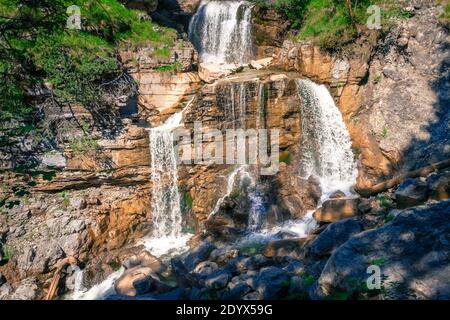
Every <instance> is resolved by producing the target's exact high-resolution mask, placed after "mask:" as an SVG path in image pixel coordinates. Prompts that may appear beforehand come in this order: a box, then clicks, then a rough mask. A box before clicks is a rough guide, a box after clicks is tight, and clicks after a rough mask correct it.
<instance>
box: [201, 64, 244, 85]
mask: <svg viewBox="0 0 450 320" xmlns="http://www.w3.org/2000/svg"><path fill="white" fill-rule="evenodd" d="M241 69H242V66H241V65H239V64H235V63H226V64H214V63H206V62H202V63H200V65H199V67H198V76H199V77H200V79H202V80H203V81H205V82H206V83H213V82H214V81H216V80H217V79H220V78H223V77H226V76H229V75H231V74H233V73H235V72H238V71H240V70H241Z"/></svg>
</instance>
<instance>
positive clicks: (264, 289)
mask: <svg viewBox="0 0 450 320" xmlns="http://www.w3.org/2000/svg"><path fill="white" fill-rule="evenodd" d="M288 283H289V277H288V275H287V274H286V272H285V271H284V270H282V269H279V268H276V267H266V268H262V269H261V270H260V272H259V274H258V276H257V277H256V279H255V281H254V289H255V290H256V291H257V292H258V293H259V294H260V295H261V297H262V299H264V300H275V299H278V298H279V297H280V294H281V293H282V291H283V290H284V289H287V285H288Z"/></svg>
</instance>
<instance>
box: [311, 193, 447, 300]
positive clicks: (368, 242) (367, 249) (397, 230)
mask: <svg viewBox="0 0 450 320" xmlns="http://www.w3.org/2000/svg"><path fill="white" fill-rule="evenodd" d="M449 235H450V201H449V200H447V201H442V202H439V203H436V204H432V205H428V206H421V207H417V208H411V209H407V210H404V211H402V212H401V213H400V214H399V215H398V216H397V217H396V218H395V219H394V220H393V221H392V222H390V223H388V224H386V225H384V226H383V227H381V228H379V229H375V230H371V231H366V232H363V233H360V234H358V235H356V236H354V237H352V238H351V239H350V240H348V241H347V242H346V243H344V244H343V245H342V246H341V247H339V248H338V249H336V251H335V252H334V253H333V255H332V256H331V257H330V259H329V260H328V261H327V263H326V265H325V267H324V270H323V271H322V273H321V275H320V278H319V280H318V283H317V285H316V286H315V287H314V288H312V289H311V291H310V295H311V298H314V299H321V298H324V297H326V296H327V295H331V294H333V293H334V292H338V291H345V292H347V293H349V294H352V293H355V292H359V291H360V290H361V287H360V286H359V285H355V283H356V284H359V283H361V282H363V281H366V280H367V278H368V277H369V275H370V274H368V273H367V267H368V266H369V265H372V264H375V263H376V264H377V265H379V266H380V269H381V273H382V276H383V277H384V278H385V279H384V282H383V286H384V288H385V291H386V292H388V293H389V296H390V297H391V298H393V297H394V298H396V299H411V298H417V299H440V298H442V297H448V295H449V294H450V282H449V281H448V274H449V273H450V265H449V263H448V257H449V256H450V237H449ZM375 261H377V262H375Z"/></svg>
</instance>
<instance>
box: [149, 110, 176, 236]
mask: <svg viewBox="0 0 450 320" xmlns="http://www.w3.org/2000/svg"><path fill="white" fill-rule="evenodd" d="M180 121H181V112H179V113H176V114H174V115H173V116H172V117H170V118H169V119H168V120H167V121H166V123H164V124H163V125H162V126H159V127H156V128H153V129H150V130H149V139H150V152H151V168H152V173H151V175H152V176H151V178H152V196H153V201H152V204H153V212H152V214H153V236H154V237H158V238H159V237H171V238H177V237H179V236H180V235H181V221H182V217H181V207H180V194H179V192H178V175H177V159H176V156H175V149H174V146H173V135H172V130H173V129H175V128H176V127H178V126H179V124H180Z"/></svg>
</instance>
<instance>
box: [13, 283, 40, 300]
mask: <svg viewBox="0 0 450 320" xmlns="http://www.w3.org/2000/svg"><path fill="white" fill-rule="evenodd" d="M38 293H39V292H38V286H37V283H36V279H33V278H28V279H25V280H22V281H21V282H20V284H19V286H18V287H17V289H16V290H15V291H14V293H13V294H12V295H11V299H12V300H33V299H36V298H37V297H38Z"/></svg>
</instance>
